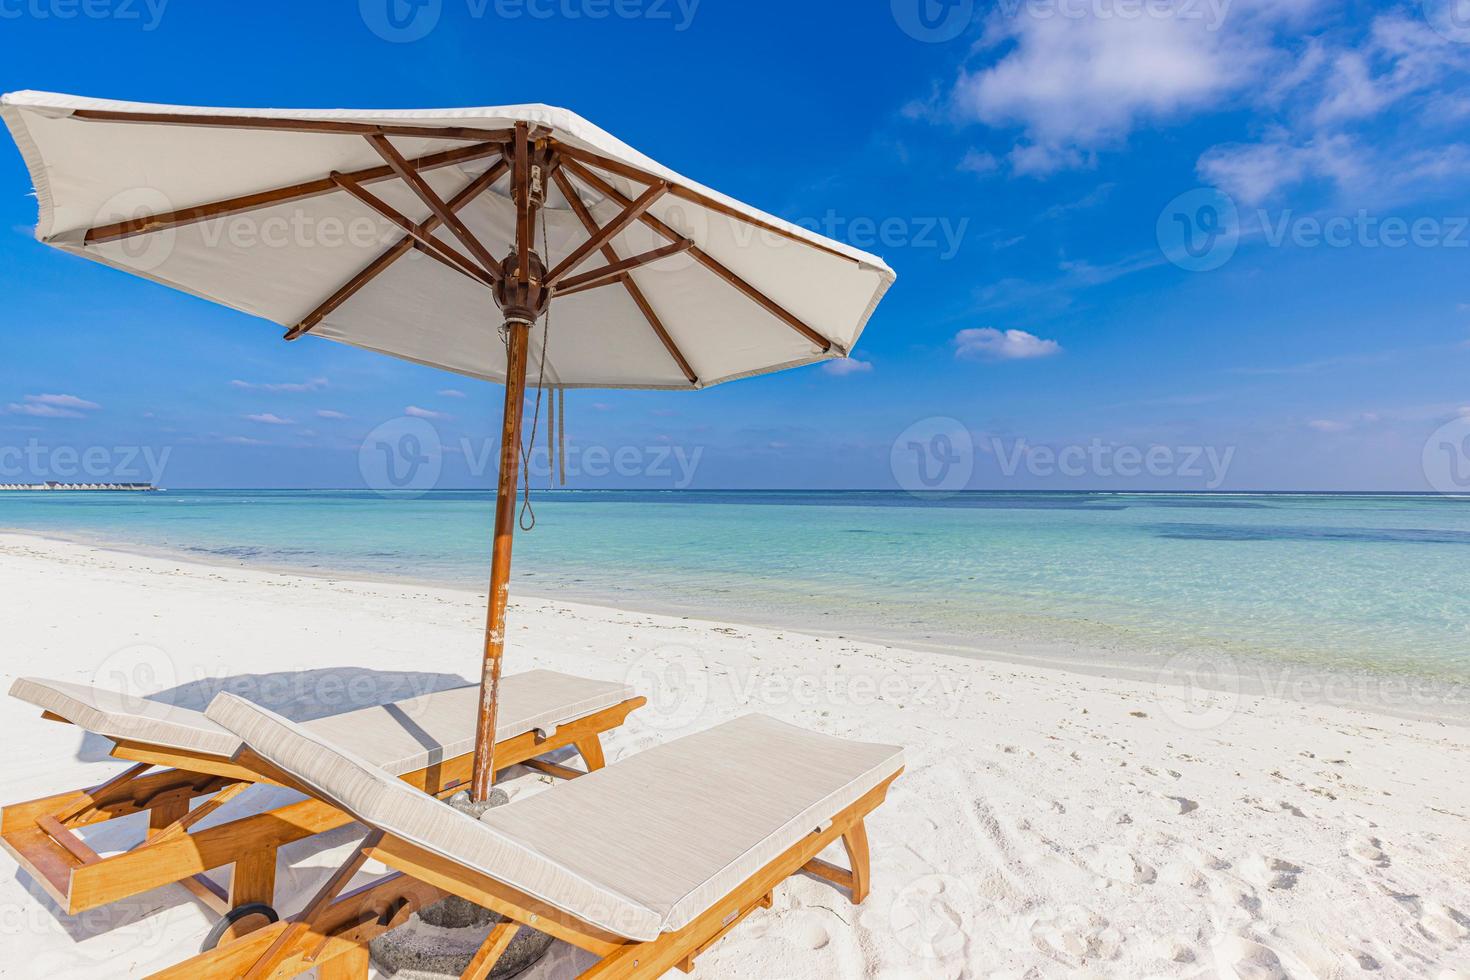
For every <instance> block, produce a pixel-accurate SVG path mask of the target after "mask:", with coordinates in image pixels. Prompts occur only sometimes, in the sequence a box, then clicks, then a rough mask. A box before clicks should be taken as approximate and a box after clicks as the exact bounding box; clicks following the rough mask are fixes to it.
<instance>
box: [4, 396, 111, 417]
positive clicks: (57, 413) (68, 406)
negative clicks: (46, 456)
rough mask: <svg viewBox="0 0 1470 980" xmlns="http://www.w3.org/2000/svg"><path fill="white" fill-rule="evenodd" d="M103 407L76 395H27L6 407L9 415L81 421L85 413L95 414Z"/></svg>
mask: <svg viewBox="0 0 1470 980" xmlns="http://www.w3.org/2000/svg"><path fill="white" fill-rule="evenodd" d="M101 407H102V406H101V405H98V404H97V403H96V402H92V401H88V400H87V399H85V398H78V397H77V396H76V395H26V396H25V398H24V399H23V400H21V401H19V402H11V403H10V404H8V405H6V406H5V412H6V414H7V415H28V416H30V417H32V418H38V419H79V418H83V417H84V416H83V413H84V412H93V411H96V410H97V409H100V408H101Z"/></svg>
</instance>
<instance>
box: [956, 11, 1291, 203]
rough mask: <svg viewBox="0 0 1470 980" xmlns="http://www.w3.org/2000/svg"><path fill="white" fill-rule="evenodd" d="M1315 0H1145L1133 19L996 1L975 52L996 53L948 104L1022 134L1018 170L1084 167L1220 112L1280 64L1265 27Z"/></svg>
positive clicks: (970, 117)
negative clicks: (1144, 128)
mask: <svg viewBox="0 0 1470 980" xmlns="http://www.w3.org/2000/svg"><path fill="white" fill-rule="evenodd" d="M1314 5H1315V0H1306V2H1303V0H1295V2H1284V3H1283V2H1272V0H1236V2H1235V3H1234V4H1228V3H1220V4H1216V5H1213V6H1212V5H1211V4H1207V3H1193V4H1188V5H1183V4H1181V5H1179V6H1178V7H1170V8H1167V9H1166V8H1160V7H1159V6H1158V5H1147V4H1146V5H1139V7H1141V8H1142V9H1141V10H1140V12H1139V13H1138V14H1136V15H1134V16H1123V15H1121V14H1120V13H1119V12H1118V11H1111V15H1109V16H1102V8H1101V7H1100V6H1097V5H1094V9H1092V10H1091V11H1087V10H1083V9H1081V7H1082V5H1071V6H1070V8H1069V9H1065V10H1064V9H1061V8H1057V9H1052V14H1051V15H1050V16H1041V15H1040V14H1039V13H1038V12H1037V11H1035V10H1032V9H1031V6H1032V5H1027V4H1022V5H1021V7H1019V8H1017V9H1015V10H1009V11H1008V10H1006V9H1005V7H1006V5H1002V8H1001V10H1000V11H998V12H997V13H996V14H995V15H994V16H993V17H992V18H991V19H990V21H989V22H988V23H987V29H986V32H985V37H984V38H983V40H982V41H981V44H980V45H979V48H980V50H981V51H983V52H986V53H994V52H1002V53H1001V54H1000V55H999V57H997V58H995V59H994V60H993V61H991V62H990V63H989V64H987V65H985V66H984V67H981V68H978V69H976V70H974V71H971V70H968V69H966V70H962V71H961V72H960V76H959V80H958V81H957V82H956V83H955V86H954V90H953V92H952V93H951V96H950V98H951V109H952V112H953V114H954V116H955V117H956V118H958V119H959V120H960V121H962V122H981V123H985V124H987V125H990V126H1015V127H1019V128H1020V130H1021V132H1022V134H1023V136H1024V138H1023V139H1022V141H1020V142H1019V143H1018V144H1017V146H1016V148H1015V149H1014V150H1013V151H1012V153H1011V156H1010V162H1011V164H1012V166H1013V167H1014V168H1015V170H1016V172H1018V173H1023V174H1033V175H1044V174H1047V173H1051V172H1053V171H1056V170H1060V169H1064V168H1075V167H1078V166H1085V165H1087V164H1089V163H1090V162H1091V160H1092V157H1091V155H1090V151H1092V150H1096V149H1099V148H1103V147H1108V146H1114V145H1117V144H1119V143H1121V142H1122V141H1123V140H1124V139H1126V138H1127V136H1128V135H1129V134H1130V133H1131V132H1132V131H1133V130H1134V129H1135V128H1137V127H1138V126H1140V125H1142V124H1143V123H1145V122H1153V121H1167V120H1171V119H1174V118H1177V117H1180V116H1184V115H1187V114H1189V113H1191V112H1194V111H1197V110H1200V109H1208V108H1214V107H1217V106H1219V105H1221V104H1222V103H1224V102H1226V101H1227V100H1229V99H1231V98H1233V97H1234V96H1235V95H1236V94H1238V93H1240V92H1242V91H1244V90H1246V89H1247V88H1248V87H1249V86H1251V85H1252V84H1256V83H1258V82H1259V80H1260V78H1261V76H1262V73H1263V71H1264V70H1265V68H1266V66H1267V65H1269V64H1272V63H1274V62H1276V61H1277V60H1279V59H1280V58H1281V53H1280V52H1279V51H1278V50H1277V49H1276V48H1275V46H1274V31H1273V29H1274V27H1275V26H1276V25H1277V24H1279V23H1280V22H1282V21H1283V20H1285V19H1288V18H1292V17H1295V16H1296V15H1297V14H1299V13H1300V12H1302V11H1303V10H1305V9H1307V8H1310V7H1311V6H1314ZM1011 6H1013V7H1014V6H1015V5H1014V4H1012V5H1011ZM1139 7H1135V8H1134V9H1139ZM1048 9H1051V8H1048ZM1121 9H1122V8H1121V7H1120V8H1119V10H1121Z"/></svg>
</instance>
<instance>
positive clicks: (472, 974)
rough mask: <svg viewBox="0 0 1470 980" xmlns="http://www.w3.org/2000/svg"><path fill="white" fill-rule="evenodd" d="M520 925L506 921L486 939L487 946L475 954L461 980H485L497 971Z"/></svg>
mask: <svg viewBox="0 0 1470 980" xmlns="http://www.w3.org/2000/svg"><path fill="white" fill-rule="evenodd" d="M520 928H521V926H520V923H518V922H512V921H511V920H510V919H505V920H504V921H502V922H501V923H500V924H499V925H497V926H496V927H495V928H494V929H491V930H490V935H489V936H488V937H487V938H486V939H485V945H483V946H481V947H480V948H479V950H477V951H476V952H475V955H474V958H473V959H471V960H470V965H469V966H467V967H465V971H464V972H463V973H461V974H460V975H459V978H460V980H485V978H486V977H488V976H489V975H490V971H491V970H493V969H495V964H496V963H498V962H500V957H501V955H503V954H504V953H505V951H506V949H508V948H509V947H510V941H511V940H512V939H514V938H515V937H516V933H517V932H518V931H520Z"/></svg>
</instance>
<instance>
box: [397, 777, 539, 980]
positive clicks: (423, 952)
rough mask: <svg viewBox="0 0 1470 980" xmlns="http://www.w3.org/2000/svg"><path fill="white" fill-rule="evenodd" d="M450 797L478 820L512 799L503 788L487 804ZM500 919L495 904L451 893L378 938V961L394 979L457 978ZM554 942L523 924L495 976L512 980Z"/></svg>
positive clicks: (494, 979)
mask: <svg viewBox="0 0 1470 980" xmlns="http://www.w3.org/2000/svg"><path fill="white" fill-rule="evenodd" d="M448 802H449V805H450V806H452V807H454V808H455V809H456V810H459V811H460V812H462V813H468V814H469V815H470V816H472V817H475V818H476V819H478V818H479V817H480V816H482V815H483V814H484V813H485V811H487V810H489V809H491V808H492V807H497V806H501V805H503V804H505V803H507V802H509V800H508V799H507V797H506V795H505V793H504V792H502V791H501V790H498V789H497V790H493V791H492V792H491V794H490V799H488V800H486V801H485V802H484V803H472V802H470V798H469V795H468V794H466V793H461V794H459V795H458V796H455V797H453V798H451V799H450V800H449V801H448ZM499 921H500V916H499V915H496V914H495V913H494V912H491V911H490V910H489V909H486V908H481V907H480V906H478V905H475V904H474V903H472V902H467V901H465V900H464V899H462V898H458V897H456V896H453V895H451V896H450V897H449V898H446V899H444V900H443V901H442V902H439V903H438V904H437V905H431V906H429V907H428V908H426V909H422V910H420V911H419V912H417V913H416V914H415V915H414V916H413V917H412V918H411V919H409V920H408V922H406V923H405V924H404V925H403V926H401V927H400V928H398V929H394V930H393V931H392V932H389V933H384V934H383V935H381V936H379V937H378V938H377V939H375V940H373V943H372V958H373V965H374V966H375V967H377V968H378V969H379V970H381V971H382V972H383V973H384V974H386V975H387V976H390V977H393V978H394V980H441V978H450V980H457V978H458V977H459V976H460V975H461V974H463V973H464V971H465V968H466V967H468V966H469V965H470V960H471V959H472V958H473V957H474V955H475V953H476V952H477V951H478V950H479V949H480V947H481V946H482V945H483V944H484V942H485V938H486V937H487V936H489V935H490V930H491V929H492V928H493V927H494V926H495V924H496V923H498V922H499ZM551 943H552V938H551V937H550V936H548V935H545V934H544V933H539V932H536V931H535V930H534V929H529V928H526V927H524V926H523V927H522V928H521V929H520V930H519V931H518V932H517V933H516V936H515V939H513V940H511V944H510V948H509V949H507V950H506V951H505V953H504V954H503V955H502V956H501V957H500V961H499V962H498V963H496V964H495V969H493V970H492V971H491V972H490V977H491V980H508V978H510V977H514V976H516V975H518V974H520V973H523V972H524V971H526V970H528V969H530V968H531V967H532V966H534V965H535V964H536V963H537V962H538V961H540V959H541V958H542V957H543V956H545V955H546V951H547V950H548V949H550V948H551Z"/></svg>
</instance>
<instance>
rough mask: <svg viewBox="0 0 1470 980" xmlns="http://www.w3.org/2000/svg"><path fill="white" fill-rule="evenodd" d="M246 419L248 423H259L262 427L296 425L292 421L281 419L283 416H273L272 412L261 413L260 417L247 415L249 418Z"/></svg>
mask: <svg viewBox="0 0 1470 980" xmlns="http://www.w3.org/2000/svg"><path fill="white" fill-rule="evenodd" d="M245 419H246V421H249V422H258V423H260V424H261V425H295V424H296V423H295V422H293V421H292V420H291V419H285V418H281V416H279V415H275V414H273V413H271V412H261V413H260V414H258V415H247V416H245Z"/></svg>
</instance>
